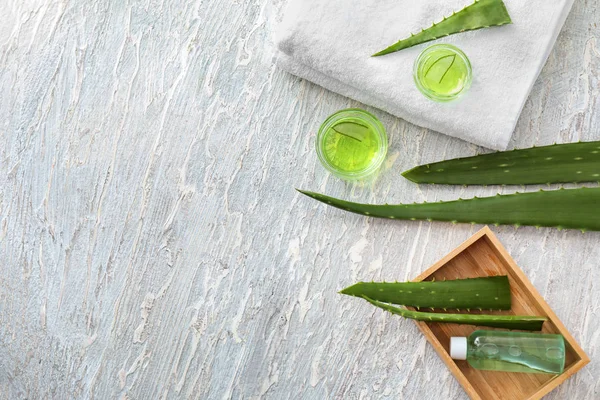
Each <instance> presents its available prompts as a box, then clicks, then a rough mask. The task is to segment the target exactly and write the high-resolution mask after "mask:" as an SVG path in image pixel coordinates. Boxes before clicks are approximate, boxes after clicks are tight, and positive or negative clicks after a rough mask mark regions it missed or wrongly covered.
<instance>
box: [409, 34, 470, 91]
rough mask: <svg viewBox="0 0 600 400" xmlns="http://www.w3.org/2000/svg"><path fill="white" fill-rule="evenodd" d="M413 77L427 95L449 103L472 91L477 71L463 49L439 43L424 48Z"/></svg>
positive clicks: (415, 65)
mask: <svg viewBox="0 0 600 400" xmlns="http://www.w3.org/2000/svg"><path fill="white" fill-rule="evenodd" d="M413 77H414V79H415V84H416V85H417V88H418V89H419V90H420V91H421V93H423V94H424V95H425V96H426V97H428V98H429V99H431V100H435V101H438V102H448V101H452V100H456V99H457V98H459V97H460V96H461V95H463V94H464V93H465V92H466V91H467V90H469V87H470V86H471V80H472V79H473V71H472V69H471V63H470V61H469V59H468V58H467V56H466V55H465V53H463V52H462V51H461V50H460V49H459V48H457V47H455V46H452V45H449V44H435V45H433V46H429V47H427V48H426V49H425V50H423V52H421V54H420V55H419V57H418V58H417V59H416V60H415V64H414V70H413Z"/></svg>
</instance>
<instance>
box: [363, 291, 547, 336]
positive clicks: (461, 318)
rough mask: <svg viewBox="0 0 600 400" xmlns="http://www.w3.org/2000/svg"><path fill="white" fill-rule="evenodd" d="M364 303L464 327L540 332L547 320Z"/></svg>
mask: <svg viewBox="0 0 600 400" xmlns="http://www.w3.org/2000/svg"><path fill="white" fill-rule="evenodd" d="M363 298H364V299H365V300H366V301H368V302H369V303H371V304H373V305H374V306H376V307H379V308H381V309H383V310H385V311H389V312H391V313H392V314H396V315H400V316H402V317H404V318H410V319H414V320H417V321H423V322H444V323H454V324H464V325H476V326H489V327H493V328H504V329H519V330H527V331H540V330H542V325H543V324H544V322H545V321H546V320H547V318H545V317H535V316H521V315H482V314H446V313H433V312H421V311H412V310H407V309H405V308H398V307H394V306H391V305H389V304H386V303H383V302H380V301H377V300H373V299H370V298H368V297H363Z"/></svg>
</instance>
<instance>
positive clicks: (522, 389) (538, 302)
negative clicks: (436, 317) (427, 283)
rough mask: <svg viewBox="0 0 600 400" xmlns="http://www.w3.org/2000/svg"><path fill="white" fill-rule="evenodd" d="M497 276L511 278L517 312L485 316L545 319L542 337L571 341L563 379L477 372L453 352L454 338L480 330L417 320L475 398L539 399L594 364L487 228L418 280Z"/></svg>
mask: <svg viewBox="0 0 600 400" xmlns="http://www.w3.org/2000/svg"><path fill="white" fill-rule="evenodd" d="M492 275H507V276H508V279H509V281H510V286H511V294H512V309H511V310H509V311H489V310H484V311H483V312H481V313H482V314H483V313H485V314H505V315H543V316H546V317H548V321H546V322H545V323H544V327H543V331H542V332H544V333H559V334H561V335H563V336H564V338H565V342H566V349H567V354H566V362H565V371H564V372H563V373H562V374H560V375H549V374H525V373H509V372H496V371H480V370H477V369H475V368H472V367H470V366H469V365H468V363H467V362H466V361H455V360H453V359H452V358H451V357H450V353H449V344H450V337H451V336H468V335H470V334H471V333H472V332H473V331H475V330H477V329H478V328H477V327H474V326H468V325H455V324H439V323H426V322H419V321H415V323H416V324H417V326H418V327H419V329H420V330H421V332H423V334H424V335H425V337H426V338H427V340H428V341H429V343H431V344H432V345H433V347H434V348H435V350H436V351H437V353H438V354H439V355H440V357H441V358H442V360H443V361H444V362H445V363H446V365H447V366H448V368H449V369H450V371H451V372H452V374H453V375H454V376H455V377H456V379H457V380H458V381H459V382H460V384H461V385H462V386H463V388H464V389H465V391H466V392H467V394H468V395H469V396H470V397H471V399H474V400H536V399H540V398H541V397H543V396H544V395H546V394H548V393H549V392H550V391H552V390H553V389H555V388H556V387H557V386H558V385H560V384H561V383H563V382H564V381H565V380H566V379H567V378H569V377H570V376H571V375H573V374H574V373H575V372H577V371H579V370H580V369H581V368H583V367H584V366H585V365H586V364H587V363H589V361H590V359H589V357H588V356H587V355H586V354H585V353H584V351H583V350H582V349H581V347H580V346H579V345H578V344H577V342H576V341H575V339H574V338H573V337H572V336H571V334H570V333H569V332H568V331H567V328H565V326H564V325H563V324H562V323H561V322H560V320H559V319H558V317H557V316H556V314H554V312H553V311H552V309H551V308H550V307H549V306H548V304H547V303H546V302H545V301H544V299H543V298H542V296H540V294H539V293H538V292H537V290H536V289H535V288H534V287H533V285H532V284H531V282H530V281H529V279H527V277H526V276H525V274H524V273H523V271H522V270H521V269H520V268H519V267H518V266H517V264H516V263H515V262H514V260H513V259H512V258H511V256H510V255H509V254H508V252H507V251H506V249H505V248H504V247H503V246H502V244H500V242H499V241H498V239H497V238H496V236H495V235H494V234H493V233H492V231H491V230H490V229H489V228H488V227H485V228H483V229H481V230H480V231H479V232H477V233H476V234H475V235H473V236H472V237H471V238H470V239H468V240H467V241H466V242H464V243H463V244H461V245H460V246H458V247H457V248H456V249H455V250H454V251H452V252H451V253H450V254H448V255H447V256H446V257H444V258H443V259H442V260H440V261H439V262H437V263H436V264H435V265H433V266H432V267H431V268H429V269H428V270H426V271H425V272H423V273H422V274H421V275H419V276H418V277H417V278H415V279H414V281H416V282H418V281H422V280H432V279H434V278H435V280H443V279H444V278H445V279H459V278H474V277H479V276H492ZM409 308H410V307H409ZM436 311H440V310H436ZM452 311H455V310H448V312H452ZM440 312H443V311H440ZM471 312H473V313H479V312H475V311H471ZM483 329H493V328H483Z"/></svg>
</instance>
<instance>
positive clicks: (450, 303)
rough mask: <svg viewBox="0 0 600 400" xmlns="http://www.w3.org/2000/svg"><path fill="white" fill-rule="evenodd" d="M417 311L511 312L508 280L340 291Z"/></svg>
mask: <svg viewBox="0 0 600 400" xmlns="http://www.w3.org/2000/svg"><path fill="white" fill-rule="evenodd" d="M340 293H342V294H346V295H349V296H355V297H361V298H362V297H368V298H370V299H372V300H376V301H382V302H385V303H393V304H400V305H404V306H413V307H417V308H421V307H427V308H453V309H490V310H510V306H511V299H510V284H509V282H508V277H507V276H490V277H484V278H470V279H454V280H447V281H422V282H359V283H356V284H354V285H352V286H349V287H347V288H345V289H343V290H341V291H340Z"/></svg>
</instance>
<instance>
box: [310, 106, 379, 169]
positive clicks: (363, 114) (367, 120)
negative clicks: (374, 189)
mask: <svg viewBox="0 0 600 400" xmlns="http://www.w3.org/2000/svg"><path fill="white" fill-rule="evenodd" d="M344 120H354V121H360V123H361V124H363V125H365V126H367V127H369V128H370V129H371V130H372V131H373V132H374V134H375V139H376V143H377V150H376V152H375V155H374V156H373V158H372V160H371V162H370V163H369V164H368V165H367V166H366V167H365V168H364V169H360V170H355V171H345V170H340V169H339V168H338V167H337V166H336V165H334V164H332V163H330V162H329V160H328V158H327V156H326V154H325V140H326V136H327V135H326V134H327V132H328V131H329V130H330V129H332V128H333V127H334V126H336V125H337V124H338V123H341V122H344ZM316 149H317V155H318V157H319V161H321V164H322V165H323V167H325V169H327V170H328V171H329V172H331V173H332V174H333V175H335V176H337V177H338V178H341V179H345V180H359V179H364V178H366V177H368V176H369V175H371V174H373V173H374V172H376V171H377V170H378V169H379V168H380V167H381V165H382V164H383V161H384V160H385V156H386V155H387V150H388V138H387V134H386V132H385V128H384V127H383V125H382V124H381V122H380V121H379V120H378V119H377V117H375V116H374V115H373V114H371V113H369V112H367V111H365V110H361V109H359V108H347V109H345V110H340V111H338V112H336V113H334V114H332V115H330V116H329V117H328V118H327V119H326V120H325V122H323V124H322V125H321V127H320V128H319V132H318V133H317V140H316Z"/></svg>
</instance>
